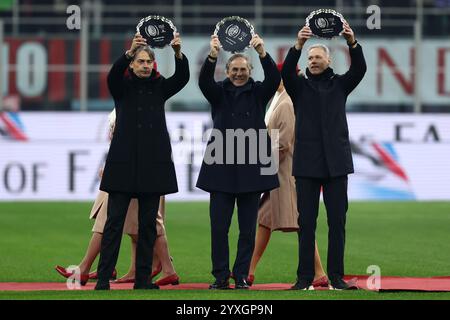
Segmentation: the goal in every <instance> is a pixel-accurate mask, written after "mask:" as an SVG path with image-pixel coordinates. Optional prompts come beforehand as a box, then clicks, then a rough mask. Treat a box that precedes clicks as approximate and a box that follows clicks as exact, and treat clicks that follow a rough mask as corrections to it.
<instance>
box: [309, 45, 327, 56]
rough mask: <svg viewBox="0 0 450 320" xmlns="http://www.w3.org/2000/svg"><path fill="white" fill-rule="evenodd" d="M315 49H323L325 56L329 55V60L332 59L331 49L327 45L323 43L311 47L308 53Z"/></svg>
mask: <svg viewBox="0 0 450 320" xmlns="http://www.w3.org/2000/svg"><path fill="white" fill-rule="evenodd" d="M314 48H320V49H322V50H323V51H325V54H326V55H327V58H329V57H330V49H329V48H328V47H327V46H326V45H324V44H321V43H316V44H313V45H312V46H310V47H309V48H308V53H309V52H310V51H311V50H312V49H314Z"/></svg>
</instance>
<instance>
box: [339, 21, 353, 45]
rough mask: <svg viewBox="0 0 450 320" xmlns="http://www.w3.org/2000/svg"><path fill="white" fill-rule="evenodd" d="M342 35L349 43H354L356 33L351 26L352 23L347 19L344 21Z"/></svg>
mask: <svg viewBox="0 0 450 320" xmlns="http://www.w3.org/2000/svg"><path fill="white" fill-rule="evenodd" d="M342 36H343V37H344V38H345V40H347V43H348V44H352V43H353V42H355V33H354V32H353V30H352V28H350V25H349V24H348V23H347V21H344V31H342Z"/></svg>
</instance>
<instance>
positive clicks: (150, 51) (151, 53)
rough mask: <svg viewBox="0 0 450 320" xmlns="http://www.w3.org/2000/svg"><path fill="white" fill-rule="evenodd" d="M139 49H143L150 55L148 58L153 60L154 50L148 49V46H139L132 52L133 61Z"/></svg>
mask: <svg viewBox="0 0 450 320" xmlns="http://www.w3.org/2000/svg"><path fill="white" fill-rule="evenodd" d="M141 51H145V52H147V53H148V56H149V57H150V60H152V61H155V52H153V50H152V49H150V47H149V46H140V47H138V48H137V49H136V51H135V52H134V55H133V61H134V60H135V59H136V57H137V56H138V53H139V52H141Z"/></svg>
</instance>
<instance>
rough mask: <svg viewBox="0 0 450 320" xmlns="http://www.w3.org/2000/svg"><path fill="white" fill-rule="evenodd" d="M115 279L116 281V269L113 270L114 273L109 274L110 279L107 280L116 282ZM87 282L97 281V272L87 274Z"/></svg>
mask: <svg viewBox="0 0 450 320" xmlns="http://www.w3.org/2000/svg"><path fill="white" fill-rule="evenodd" d="M116 279H117V270H116V268H114V271H113V273H112V274H111V277H110V278H109V280H116ZM89 280H98V274H97V271H93V272H91V273H89Z"/></svg>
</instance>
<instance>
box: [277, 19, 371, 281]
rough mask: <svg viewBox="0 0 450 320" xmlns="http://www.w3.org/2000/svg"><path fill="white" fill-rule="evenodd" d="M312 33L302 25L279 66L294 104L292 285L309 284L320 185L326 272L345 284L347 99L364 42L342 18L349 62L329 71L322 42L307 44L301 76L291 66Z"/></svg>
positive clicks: (349, 169)
mask: <svg viewBox="0 0 450 320" xmlns="http://www.w3.org/2000/svg"><path fill="white" fill-rule="evenodd" d="M311 36H312V33H311V30H310V28H309V27H307V26H305V27H303V28H302V29H301V30H300V31H299V33H298V35H297V42H296V44H295V46H294V47H292V48H291V49H290V50H289V52H288V55H287V57H286V60H285V62H284V66H283V69H282V77H283V81H284V85H285V87H286V90H287V92H288V94H289V95H290V97H291V99H292V101H293V104H294V109H295V117H296V128H295V147H294V159H293V173H292V174H293V175H294V176H295V178H296V187H297V201H298V210H299V226H300V230H299V232H298V238H299V265H298V269H297V283H296V284H295V285H294V286H293V287H292V289H312V286H311V283H312V281H313V278H314V241H315V230H316V220H317V216H318V211H319V198H320V190H321V188H323V199H324V203H325V207H326V209H327V217H328V227H329V230H328V266H327V271H328V278H329V280H330V288H333V289H348V288H349V286H348V284H347V283H345V282H344V281H343V276H344V246H345V221H346V214H347V209H348V201H347V182H348V178H347V175H348V174H350V173H353V172H354V170H353V161H352V154H351V149H350V141H349V133H348V127H347V118H346V112H345V104H346V100H347V96H348V95H349V94H350V93H351V92H352V91H353V89H355V87H356V86H357V85H358V84H359V82H360V81H361V80H362V78H363V77H364V74H365V72H366V63H365V60H364V55H363V52H362V48H361V46H360V45H359V44H357V41H356V40H355V36H354V33H353V31H352V29H351V28H350V26H349V25H348V24H347V23H346V22H345V23H344V31H343V36H344V37H345V39H346V40H347V44H348V46H349V51H350V57H351V66H350V69H349V70H348V71H347V72H346V73H345V74H343V75H337V74H335V73H334V72H333V69H331V68H330V67H329V65H330V61H331V60H330V54H329V50H328V48H327V47H326V46H323V45H314V46H312V47H310V48H309V50H308V68H307V69H306V75H307V77H308V78H305V77H298V76H297V73H296V71H295V68H296V65H297V61H298V59H299V58H300V54H301V50H302V48H303V45H304V44H305V42H306V41H307V39H309V38H310V37H311Z"/></svg>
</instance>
